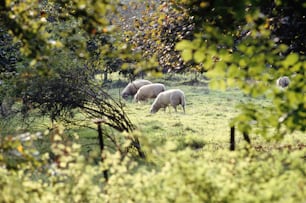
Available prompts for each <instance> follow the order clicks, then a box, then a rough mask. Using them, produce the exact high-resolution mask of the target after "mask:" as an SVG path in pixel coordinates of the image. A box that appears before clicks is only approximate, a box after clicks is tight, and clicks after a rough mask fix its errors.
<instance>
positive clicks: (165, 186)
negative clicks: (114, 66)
mask: <svg viewBox="0 0 306 203" xmlns="http://www.w3.org/2000/svg"><path fill="white" fill-rule="evenodd" d="M62 133H63V131H62V130H59V131H54V132H51V135H52V137H53V143H52V145H51V148H52V153H53V155H52V156H51V154H37V153H35V154H33V153H31V151H33V150H34V151H35V148H33V145H31V144H30V143H32V142H33V141H31V139H27V140H20V139H16V138H13V139H14V140H15V141H14V142H12V137H7V138H5V139H2V140H1V156H0V164H1V169H0V182H1V184H0V185H1V186H0V187H1V192H0V200H1V202H16V201H18V202H54V201H57V202H67V201H68V202H97V201H99V202H127V201H128V202H152V201H154V202H155V201H157V202H301V201H303V200H304V199H305V197H306V194H305V176H306V174H305V170H304V163H305V160H304V158H303V157H302V156H303V155H304V152H303V150H302V151H287V150H281V151H277V150H269V152H268V153H267V152H263V151H254V150H251V151H249V152H248V153H241V152H240V153H235V152H232V153H228V151H227V150H226V151H224V150H218V151H194V150H191V149H189V148H185V149H181V150H178V149H177V145H176V144H175V142H172V141H171V140H168V141H167V142H166V143H164V144H162V145H160V146H154V145H155V144H154V143H151V142H150V141H149V140H148V139H146V138H145V137H142V138H141V140H142V141H143V142H145V140H146V142H147V149H148V150H147V152H146V153H147V154H148V157H150V160H151V161H150V162H147V164H146V165H143V164H141V163H140V162H135V161H133V160H131V159H130V158H129V157H126V158H125V159H124V160H123V161H122V160H120V156H119V154H118V153H109V152H105V154H104V157H105V159H104V163H100V164H97V163H95V162H93V159H92V158H94V156H99V155H97V154H92V156H90V157H87V158H85V157H84V156H83V155H81V154H79V150H80V146H79V145H78V144H76V143H72V142H69V141H68V142H67V141H65V140H64V139H63V138H64V137H65V136H64V134H62ZM134 133H136V132H134ZM28 136H30V137H35V135H30V134H28ZM137 136H139V135H137ZM19 138H20V137H19ZM23 138H24V137H23ZM26 146H27V147H26ZM31 146H32V147H31ZM12 152H15V153H12ZM16 152H17V153H16ZM14 157H15V158H16V157H17V158H18V159H22V160H23V162H20V161H19V162H16V163H15V166H16V168H13V167H10V168H9V167H8V163H9V162H10V161H11V160H12V158H14ZM33 161H34V162H33ZM271 166H273V167H271ZM105 169H107V170H108V171H109V173H110V179H109V181H108V182H105V180H104V179H103V176H102V173H103V171H104V170H105Z"/></svg>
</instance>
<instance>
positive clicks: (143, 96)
mask: <svg viewBox="0 0 306 203" xmlns="http://www.w3.org/2000/svg"><path fill="white" fill-rule="evenodd" d="M165 90H166V87H165V85H163V84H161V83H153V84H148V85H144V86H142V87H141V88H139V89H138V91H137V93H136V94H135V96H134V100H135V101H136V102H138V101H146V100H147V99H153V98H156V97H157V95H158V94H159V93H161V92H163V91H165Z"/></svg>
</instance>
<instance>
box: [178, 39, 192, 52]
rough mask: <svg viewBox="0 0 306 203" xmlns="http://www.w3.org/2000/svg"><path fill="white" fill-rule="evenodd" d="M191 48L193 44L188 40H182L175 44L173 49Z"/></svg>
mask: <svg viewBox="0 0 306 203" xmlns="http://www.w3.org/2000/svg"><path fill="white" fill-rule="evenodd" d="M193 48H194V45H193V43H192V42H191V41H189V40H182V41H180V42H178V43H177V44H176V45H175V49H176V50H178V51H182V50H185V49H193Z"/></svg>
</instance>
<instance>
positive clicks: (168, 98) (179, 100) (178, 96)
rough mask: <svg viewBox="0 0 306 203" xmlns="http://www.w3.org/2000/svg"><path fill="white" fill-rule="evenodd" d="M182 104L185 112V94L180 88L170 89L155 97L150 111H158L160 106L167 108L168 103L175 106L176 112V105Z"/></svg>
mask: <svg viewBox="0 0 306 203" xmlns="http://www.w3.org/2000/svg"><path fill="white" fill-rule="evenodd" d="M180 104H181V105H182V107H183V111H184V113H185V105H186V101H185V94H184V92H183V91H182V90H180V89H170V90H166V91H164V92H161V93H159V95H158V96H157V97H156V98H155V100H154V102H153V104H152V106H151V109H150V112H151V113H156V112H157V111H158V110H159V109H160V108H164V110H166V107H167V106H168V105H171V106H173V108H174V109H175V112H177V109H176V106H178V105H180Z"/></svg>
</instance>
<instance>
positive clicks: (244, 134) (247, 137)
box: [243, 132, 251, 144]
mask: <svg viewBox="0 0 306 203" xmlns="http://www.w3.org/2000/svg"><path fill="white" fill-rule="evenodd" d="M243 138H244V140H245V141H247V142H248V143H249V144H251V139H250V137H249V134H248V133H247V132H243Z"/></svg>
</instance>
